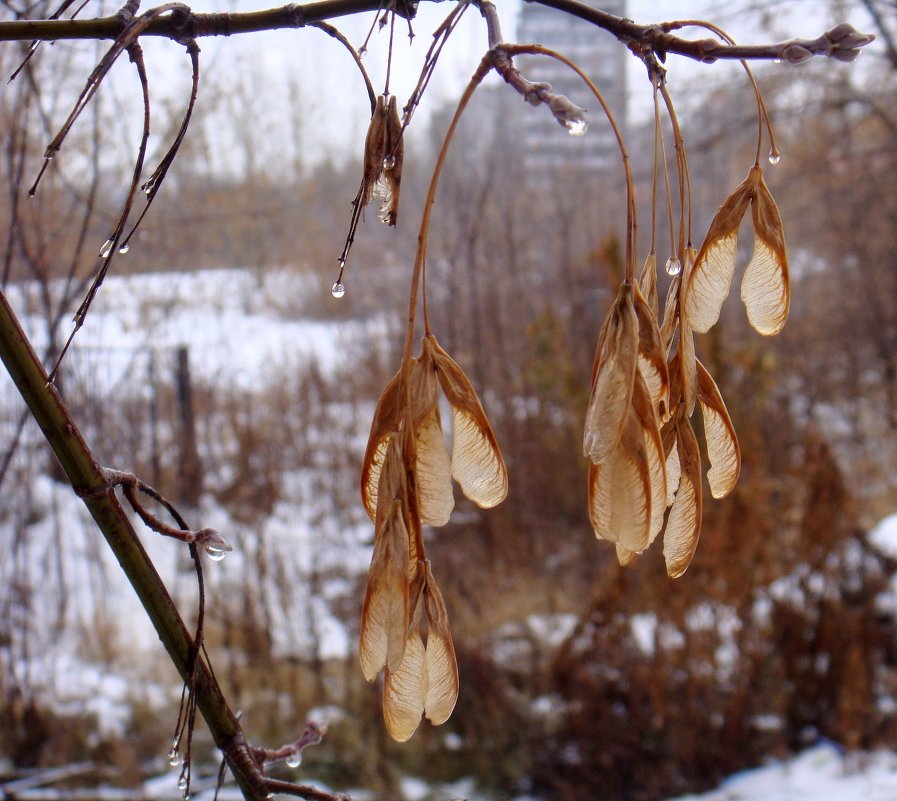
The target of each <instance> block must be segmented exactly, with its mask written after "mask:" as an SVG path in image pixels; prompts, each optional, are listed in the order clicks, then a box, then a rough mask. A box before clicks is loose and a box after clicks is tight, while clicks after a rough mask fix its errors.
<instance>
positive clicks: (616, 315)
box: [583, 284, 639, 464]
mask: <svg viewBox="0 0 897 801" xmlns="http://www.w3.org/2000/svg"><path fill="white" fill-rule="evenodd" d="M632 295H633V293H632V288H631V287H629V286H626V285H625V284H624V285H622V286H621V287H620V291H619V293H618V294H617V299H616V301H615V303H614V306H613V308H612V309H611V311H610V312H609V317H608V320H607V321H606V325H605V326H604V329H603V330H602V336H600V337H599V344H600V347H601V352H600V353H598V354H596V360H595V374H594V379H593V381H592V394H591V397H590V399H589V407H588V411H587V412H586V424H585V431H584V434H583V454H584V455H585V456H586V458H588V459H589V460H590V461H591V462H592V463H593V464H600V463H601V462H603V461H605V460H606V459H607V458H608V457H610V455H611V454H612V453H613V452H614V450H615V449H616V447H617V444H618V443H619V442H620V439H621V438H622V436H623V431H624V428H625V426H626V415H627V414H628V412H629V406H630V404H631V402H632V387H633V383H634V381H635V371H636V368H637V365H638V345H639V328H638V318H637V316H636V311H635V306H634V303H633V299H632Z"/></svg>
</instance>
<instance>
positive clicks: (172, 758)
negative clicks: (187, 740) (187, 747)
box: [168, 748, 181, 768]
mask: <svg viewBox="0 0 897 801" xmlns="http://www.w3.org/2000/svg"><path fill="white" fill-rule="evenodd" d="M168 764H169V765H171V767H173V768H176V767H177V766H178V765H180V764H181V755H180V754H179V753H178V749H177V748H172V749H171V750H170V751H169V752H168Z"/></svg>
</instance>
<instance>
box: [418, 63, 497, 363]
mask: <svg viewBox="0 0 897 801" xmlns="http://www.w3.org/2000/svg"><path fill="white" fill-rule="evenodd" d="M490 69H492V51H490V52H489V53H487V54H486V55H485V56H484V57H483V60H482V61H480V65H479V66H478V67H477V69H476V72H474V74H473V76H472V77H471V79H470V82H469V83H468V84H467V88H466V89H465V90H464V94H463V95H461V99H460V100H459V101H458V107H457V108H456V109H455V114H454V116H453V117H452V121H451V123H450V124H449V127H448V131H446V134H445V138H444V139H443V140H442V147H441V148H440V149H439V155H438V156H437V158H436V165H435V166H434V167H433V175H432V177H431V178H430V187H429V189H428V190H427V197H426V199H425V200H424V212H423V214H422V215H421V221H420V232H419V233H418V235H417V254H416V255H415V258H414V272H413V273H412V275H411V291H410V293H409V300H408V330H407V331H406V333H405V348H404V351H403V355H402V365H403V370H407V369H410V366H411V347H412V344H413V341H414V321H415V314H416V309H417V296H418V290H419V288H420V283H421V276H422V274H423V272H424V270H425V265H426V262H427V239H428V237H429V233H430V215H431V213H432V210H433V204H434V203H435V202H436V187H437V186H438V185H439V176H440V174H441V173H442V168H443V165H444V164H445V159H446V156H447V155H448V148H449V144H450V142H451V141H452V137H453V136H454V134H455V130H456V129H457V127H458V122H459V121H460V120H461V115H462V114H463V113H464V109H465V108H466V107H467V104H468V103H469V102H470V98H471V97H473V93H474V92H475V91H476V88H477V86H479V85H480V83H481V82H482V80H483V78H485V77H486V75H487V74H488V72H489V70H490ZM427 328H428V330H429V323H427Z"/></svg>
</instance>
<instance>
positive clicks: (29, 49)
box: [28, 39, 40, 53]
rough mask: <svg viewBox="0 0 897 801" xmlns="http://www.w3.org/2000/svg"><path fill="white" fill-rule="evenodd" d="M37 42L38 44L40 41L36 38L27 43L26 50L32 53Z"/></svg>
mask: <svg viewBox="0 0 897 801" xmlns="http://www.w3.org/2000/svg"><path fill="white" fill-rule="evenodd" d="M39 44H40V42H39V41H38V40H37V39H35V40H34V41H33V42H32V43H31V44H30V45H28V52H29V53H33V52H34V51H35V50H37V46H38V45H39Z"/></svg>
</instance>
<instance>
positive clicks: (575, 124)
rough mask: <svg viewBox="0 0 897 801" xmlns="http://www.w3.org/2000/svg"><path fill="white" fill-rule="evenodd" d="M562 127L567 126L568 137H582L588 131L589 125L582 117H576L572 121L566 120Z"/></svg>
mask: <svg viewBox="0 0 897 801" xmlns="http://www.w3.org/2000/svg"><path fill="white" fill-rule="evenodd" d="M564 125H565V126H567V133H568V134H570V136H582V135H583V134H585V132H586V131H588V130H589V123H588V121H587V120H586V119H585V118H584V117H577V118H576V119H574V120H566V121H565V122H564Z"/></svg>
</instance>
